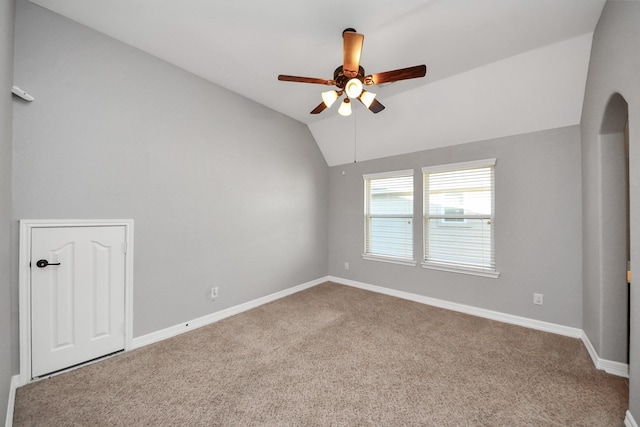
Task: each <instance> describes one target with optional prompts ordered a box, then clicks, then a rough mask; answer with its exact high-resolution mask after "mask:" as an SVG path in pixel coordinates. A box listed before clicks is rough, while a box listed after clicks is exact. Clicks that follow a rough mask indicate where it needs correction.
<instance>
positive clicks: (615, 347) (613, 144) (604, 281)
mask: <svg viewBox="0 0 640 427" xmlns="http://www.w3.org/2000/svg"><path fill="white" fill-rule="evenodd" d="M598 151H599V152H600V153H599V154H600V156H599V158H600V197H601V200H600V209H601V212H600V218H601V230H600V234H601V239H602V240H601V241H602V258H601V263H602V264H601V278H600V279H601V282H600V286H601V289H600V291H601V297H602V305H601V307H602V317H601V319H602V347H601V348H602V352H603V354H601V355H600V356H601V357H603V358H604V359H608V360H612V361H619V362H623V363H629V332H630V324H629V285H628V282H627V267H628V262H629V259H630V237H629V236H630V220H629V218H630V215H629V108H628V104H627V102H626V100H625V99H624V98H623V97H622V95H620V94H614V95H613V96H612V97H611V98H610V99H609V102H608V104H607V108H606V109H605V114H604V117H603V120H602V125H601V128H600V134H599V136H598Z"/></svg>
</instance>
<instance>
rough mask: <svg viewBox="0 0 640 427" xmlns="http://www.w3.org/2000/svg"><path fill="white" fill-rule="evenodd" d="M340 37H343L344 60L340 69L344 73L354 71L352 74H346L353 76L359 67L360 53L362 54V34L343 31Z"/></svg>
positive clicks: (356, 73)
mask: <svg viewBox="0 0 640 427" xmlns="http://www.w3.org/2000/svg"><path fill="white" fill-rule="evenodd" d="M342 37H343V38H344V62H343V67H342V69H343V71H345V74H346V72H347V71H350V72H353V73H355V74H353V76H350V75H348V77H355V76H356V75H358V69H359V67H360V55H361V54H362V44H363V43H364V35H362V34H358V33H352V32H351V31H345V32H344V34H342Z"/></svg>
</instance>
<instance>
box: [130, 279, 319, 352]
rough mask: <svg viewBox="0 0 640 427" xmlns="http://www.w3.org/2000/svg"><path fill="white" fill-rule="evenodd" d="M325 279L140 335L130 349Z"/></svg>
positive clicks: (300, 289) (275, 298)
mask: <svg viewBox="0 0 640 427" xmlns="http://www.w3.org/2000/svg"><path fill="white" fill-rule="evenodd" d="M328 280H329V279H328V278H327V277H322V278H320V279H316V280H312V281H310V282H307V283H303V284H301V285H297V286H294V287H292V288H289V289H285V290H283V291H280V292H276V293H273V294H271V295H267V296H264V297H262V298H258V299H254V300H252V301H248V302H245V303H243V304H239V305H236V306H233V307H229V308H227V309H224V310H220V311H216V312H215V313H211V314H208V315H206V316H202V317H199V318H197V319H193V320H189V321H188V322H184V323H180V324H179V325H175V326H170V327H168V328H165V329H162V330H159V331H156V332H152V333H150V334H146V335H142V336H140V337H136V338H134V339H133V341H132V349H135V348H139V347H144V346H145V345H149V344H153V343H155V342H158V341H162V340H165V339H167V338H171V337H174V336H176V335H179V334H182V333H185V332H189V331H192V330H194V329H196V328H200V327H202V326H206V325H209V324H211V323H215V322H217V321H220V320H222V319H225V318H227V317H229V316H233V315H235V314H240V313H242V312H243V311H247V310H251V309H252V308H256V307H259V306H261V305H263V304H267V303H269V302H271V301H275V300H277V299H280V298H284V297H286V296H289V295H291V294H295V293H297V292H300V291H303V290H305V289H309V288H312V287H314V286H317V285H319V284H321V283H324V282H326V281H328Z"/></svg>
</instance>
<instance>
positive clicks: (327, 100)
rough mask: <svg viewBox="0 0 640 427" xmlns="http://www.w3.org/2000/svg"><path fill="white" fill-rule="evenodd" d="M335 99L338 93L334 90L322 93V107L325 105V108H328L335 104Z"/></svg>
mask: <svg viewBox="0 0 640 427" xmlns="http://www.w3.org/2000/svg"><path fill="white" fill-rule="evenodd" d="M336 99H338V92H336V91H335V90H329V91H327V92H322V102H324V105H326V106H327V108H330V107H331V106H332V105H333V103H334V102H336Z"/></svg>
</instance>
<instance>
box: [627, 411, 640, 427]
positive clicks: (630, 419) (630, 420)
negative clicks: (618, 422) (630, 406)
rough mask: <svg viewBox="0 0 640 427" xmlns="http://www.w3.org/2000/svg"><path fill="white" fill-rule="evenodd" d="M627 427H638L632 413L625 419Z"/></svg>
mask: <svg viewBox="0 0 640 427" xmlns="http://www.w3.org/2000/svg"><path fill="white" fill-rule="evenodd" d="M624 425H625V427H638V423H637V422H636V420H634V419H633V415H631V412H629V411H627V416H626V417H625V418H624Z"/></svg>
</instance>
